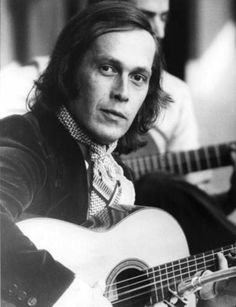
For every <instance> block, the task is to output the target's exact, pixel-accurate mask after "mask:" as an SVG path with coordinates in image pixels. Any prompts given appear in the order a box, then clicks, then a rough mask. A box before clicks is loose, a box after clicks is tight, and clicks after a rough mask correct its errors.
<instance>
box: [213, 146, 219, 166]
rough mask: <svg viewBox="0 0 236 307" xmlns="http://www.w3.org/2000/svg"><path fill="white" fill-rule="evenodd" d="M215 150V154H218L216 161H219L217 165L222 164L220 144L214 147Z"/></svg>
mask: <svg viewBox="0 0 236 307" xmlns="http://www.w3.org/2000/svg"><path fill="white" fill-rule="evenodd" d="M213 148H214V150H215V156H216V161H217V166H220V165H221V160H220V148H219V146H216V145H215V146H214V147H213Z"/></svg>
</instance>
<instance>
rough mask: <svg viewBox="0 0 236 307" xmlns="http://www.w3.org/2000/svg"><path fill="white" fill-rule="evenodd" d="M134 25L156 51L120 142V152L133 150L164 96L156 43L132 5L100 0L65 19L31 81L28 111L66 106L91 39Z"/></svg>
mask: <svg viewBox="0 0 236 307" xmlns="http://www.w3.org/2000/svg"><path fill="white" fill-rule="evenodd" d="M137 28H139V29H143V30H146V31H148V32H149V33H150V34H151V35H152V36H153V38H154V40H155V42H156V52H155V56H154V61H153V66H152V76H151V80H150V85H149V90H148V93H147V96H146V99H145V101H144V103H143V105H142V106H141V108H140V110H139V112H138V114H137V116H136V118H135V119H134V122H133V123H132V125H131V127H130V129H129V130H128V132H127V133H126V135H125V136H124V137H123V138H122V140H121V141H120V146H119V151H120V152H127V151H130V150H131V149H134V147H136V145H137V144H138V137H139V135H141V134H143V133H145V132H147V130H148V129H149V128H150V126H151V124H152V123H153V122H154V121H155V120H156V117H157V115H158V114H159V111H160V109H161V107H163V106H165V105H166V103H167V101H168V99H166V95H165V94H164V92H163V91H162V90H161V87H160V77H161V71H162V60H161V59H162V57H161V49H160V43H159V41H158V39H157V38H156V36H155V34H154V32H153V31H152V28H151V25H150V24H149V22H148V20H147V18H146V16H145V15H144V14H143V13H142V12H141V11H140V10H138V9H137V8H135V6H133V5H132V4H128V3H122V2H119V1H103V2H101V3H98V4H95V5H92V6H89V7H87V9H85V10H83V11H82V12H80V13H79V14H77V15H76V16H75V17H73V18H72V19H71V20H70V21H69V22H68V24H67V25H66V26H65V28H64V29H63V31H62V32H61V34H60V36H59V38H58V40H57V42H56V45H55V48H54V50H53V53H52V55H51V59H50V62H49V64H48V67H47V69H46V71H45V72H44V73H43V74H42V75H41V77H40V78H39V80H38V81H37V82H35V98H34V101H30V102H29V104H30V108H31V110H32V111H34V110H36V109H38V108H40V109H41V108H43V109H46V110H47V111H50V112H53V113H55V112H56V111H57V110H58V108H59V107H60V106H61V105H65V106H68V105H69V102H70V101H71V100H73V99H75V98H76V97H77V95H78V88H77V84H76V82H75V74H76V72H77V69H78V67H79V64H80V62H81V61H82V59H83V57H84V55H85V53H86V52H87V50H88V49H89V48H90V47H91V45H92V43H93V42H94V41H95V39H96V38H97V37H99V36H101V35H103V34H105V33H109V32H115V31H128V30H132V29H137Z"/></svg>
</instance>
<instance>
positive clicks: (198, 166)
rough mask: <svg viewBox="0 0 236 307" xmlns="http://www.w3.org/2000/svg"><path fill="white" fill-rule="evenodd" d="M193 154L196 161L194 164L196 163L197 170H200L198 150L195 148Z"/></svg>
mask: <svg viewBox="0 0 236 307" xmlns="http://www.w3.org/2000/svg"><path fill="white" fill-rule="evenodd" d="M194 155H195V161H196V164H197V170H198V171H200V170H201V161H200V157H199V151H197V150H195V151H194Z"/></svg>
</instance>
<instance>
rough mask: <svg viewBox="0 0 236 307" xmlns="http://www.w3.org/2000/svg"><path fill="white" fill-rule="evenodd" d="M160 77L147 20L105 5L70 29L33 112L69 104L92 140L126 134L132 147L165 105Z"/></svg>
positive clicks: (105, 140) (42, 81) (75, 21)
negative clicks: (38, 108)
mask: <svg viewBox="0 0 236 307" xmlns="http://www.w3.org/2000/svg"><path fill="white" fill-rule="evenodd" d="M160 75H161V55H160V45H159V42H158V40H157V39H156V37H155V34H154V33H153V31H152V28H151V26H150V24H149V22H148V20H147V19H146V16H145V15H144V14H143V13H142V12H141V11H140V10H138V9H136V8H135V7H134V6H132V5H127V4H124V3H123V4H122V3H119V2H117V1H109V2H103V3H100V4H97V5H94V6H91V7H90V8H87V9H86V10H84V11H83V12H81V13H79V14H78V15H76V16H75V17H74V18H73V19H72V20H71V21H70V22H69V23H68V24H67V25H66V27H65V28H64V30H63V31H62V33H61V34H60V36H59V38H58V40H57V43H56V46H55V48H54V51H53V53H52V56H51V60H50V62H49V65H48V67H47V69H46V71H45V73H44V74H43V75H42V76H41V78H40V79H39V80H38V81H37V82H36V102H35V104H34V105H33V106H31V108H32V110H34V109H36V108H37V107H38V106H40V105H41V106H43V107H44V108H47V109H49V110H50V111H52V112H53V113H55V112H56V111H57V110H58V109H59V107H60V106H61V105H65V106H66V107H67V108H68V109H69V110H70V111H71V113H72V115H73V117H74V118H75V120H76V121H77V122H78V124H79V125H80V126H81V128H82V129H84V130H85V132H87V134H88V135H89V136H90V137H91V138H92V139H93V140H94V141H96V142H98V143H100V144H109V143H112V142H113V141H115V140H118V139H120V138H121V137H123V136H124V135H125V134H126V135H125V137H124V144H129V145H130V144H132V143H133V142H134V141H135V140H136V138H137V136H138V135H139V134H141V133H144V132H146V131H147V130H148V129H149V127H150V125H151V124H152V123H153V121H154V120H155V119H156V116H157V114H158V112H159V110H160V108H161V106H162V105H164V104H165V102H166V100H165V95H164V93H163V92H162V90H161V88H160V83H159V82H160ZM127 131H128V132H127ZM126 132H127V133H126Z"/></svg>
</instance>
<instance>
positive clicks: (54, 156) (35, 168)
mask: <svg viewBox="0 0 236 307" xmlns="http://www.w3.org/2000/svg"><path fill="white" fill-rule="evenodd" d="M0 146H1V151H0V177H1V183H0V189H1V194H0V202H1V212H2V213H1V226H2V240H1V244H2V270H1V271H2V298H3V299H5V300H7V301H10V302H13V303H15V305H16V306H28V304H29V305H30V304H31V305H30V306H43V307H46V306H51V305H53V303H55V301H56V300H57V299H58V297H59V296H60V295H61V294H62V293H63V292H64V291H65V289H66V288H67V287H68V286H69V285H70V283H71V282H72V280H73V278H74V274H73V272H71V271H70V270H68V269H67V268H65V267H64V266H63V265H62V264H60V263H58V262H56V261H55V260H54V259H53V258H52V256H51V255H50V254H49V253H48V252H47V251H44V250H37V249H36V247H35V246H34V245H33V244H32V242H30V241H29V239H28V238H27V237H25V236H23V234H22V233H21V232H20V230H19V229H18V227H17V226H16V225H15V222H16V221H17V220H18V219H19V217H21V216H22V214H23V213H28V214H34V215H40V216H45V217H53V218H57V219H61V220H65V221H69V222H72V223H75V224H82V223H83V222H84V221H85V219H86V215H87V209H88V186H87V175H86V168H85V163H84V159H83V156H82V152H81V150H80V148H79V146H78V145H77V144H76V142H75V141H74V140H73V139H72V137H71V136H70V135H69V133H68V132H67V131H66V130H65V129H64V127H63V126H62V125H61V123H60V122H59V121H58V120H57V118H56V117H55V116H54V115H52V114H49V113H47V112H41V111H40V112H34V113H32V112H29V113H27V114H26V115H23V116H20V115H14V116H10V117H7V118H4V119H2V120H1V121H0ZM118 162H119V161H118ZM119 163H120V164H121V162H119ZM122 166H123V165H122ZM125 175H126V176H127V177H128V178H130V173H129V171H128V170H125ZM19 298H20V299H19ZM34 303H35V304H34Z"/></svg>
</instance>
